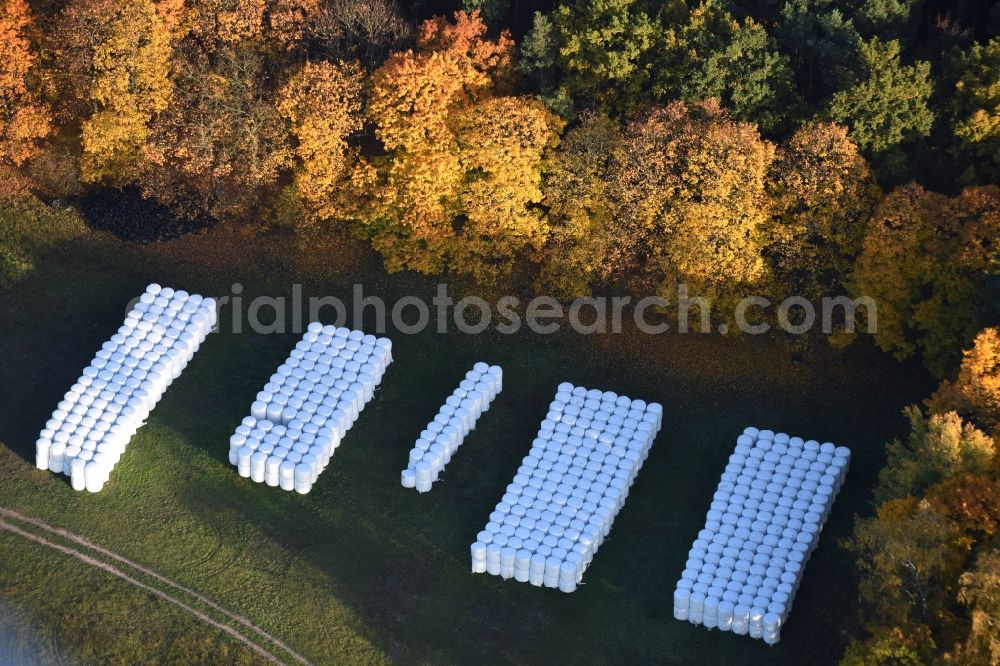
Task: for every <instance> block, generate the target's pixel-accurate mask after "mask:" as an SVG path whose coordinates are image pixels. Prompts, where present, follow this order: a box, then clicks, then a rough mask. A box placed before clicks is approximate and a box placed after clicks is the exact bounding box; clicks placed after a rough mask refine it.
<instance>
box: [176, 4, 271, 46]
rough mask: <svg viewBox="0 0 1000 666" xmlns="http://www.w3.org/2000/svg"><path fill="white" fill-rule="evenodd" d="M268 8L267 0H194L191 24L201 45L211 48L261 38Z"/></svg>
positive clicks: (189, 15)
mask: <svg viewBox="0 0 1000 666" xmlns="http://www.w3.org/2000/svg"><path fill="white" fill-rule="evenodd" d="M266 11H267V0H192V2H191V7H190V10H189V12H188V19H187V21H188V28H189V29H190V31H191V35H192V37H194V39H195V40H197V42H198V44H199V46H200V47H201V48H203V49H206V50H209V51H211V50H215V49H216V48H219V47H222V46H234V45H237V44H240V43H244V42H252V41H259V40H260V39H261V38H262V37H263V33H264V28H265V17H266ZM278 16H279V17H281V16H282V13H279V14H278ZM277 20H278V21H279V23H280V21H281V20H282V19H281V18H278V19H277Z"/></svg>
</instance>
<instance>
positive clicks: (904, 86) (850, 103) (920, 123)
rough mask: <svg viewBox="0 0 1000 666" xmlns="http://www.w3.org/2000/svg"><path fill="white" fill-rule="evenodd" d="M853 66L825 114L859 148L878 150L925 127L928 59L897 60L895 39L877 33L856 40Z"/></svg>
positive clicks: (928, 112) (930, 117)
mask: <svg viewBox="0 0 1000 666" xmlns="http://www.w3.org/2000/svg"><path fill="white" fill-rule="evenodd" d="M858 55H859V58H860V61H861V62H860V68H859V71H857V72H856V73H854V75H853V76H852V80H851V83H850V86H849V87H848V88H846V89H844V90H840V91H838V92H837V93H835V94H834V95H833V97H832V98H831V100H830V103H829V105H828V107H827V115H828V117H829V118H830V119H831V120H833V121H834V122H837V123H840V124H842V125H844V126H845V127H847V128H848V131H849V132H850V135H851V139H852V140H853V141H854V143H856V144H857V145H858V147H859V148H861V149H862V150H870V151H872V152H874V153H878V152H881V151H884V150H886V149H888V148H890V147H892V146H895V145H897V144H899V143H901V142H903V141H905V140H907V139H912V138H914V137H918V136H926V135H927V134H929V133H930V129H931V123H932V122H933V121H934V113H933V112H932V111H931V110H930V108H929V107H928V105H927V100H928V98H929V97H930V95H931V90H932V88H933V84H932V82H931V79H930V63H927V62H924V61H917V62H915V63H914V64H912V65H903V64H902V63H901V62H900V59H899V55H900V46H899V42H898V41H890V42H883V41H881V40H879V39H878V38H877V37H873V38H872V39H870V40H868V41H860V42H859V43H858Z"/></svg>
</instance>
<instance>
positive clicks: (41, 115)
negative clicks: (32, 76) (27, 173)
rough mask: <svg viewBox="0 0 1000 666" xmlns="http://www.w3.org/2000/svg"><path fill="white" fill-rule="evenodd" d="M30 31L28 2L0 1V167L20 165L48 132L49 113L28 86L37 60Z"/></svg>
mask: <svg viewBox="0 0 1000 666" xmlns="http://www.w3.org/2000/svg"><path fill="white" fill-rule="evenodd" d="M33 30H34V20H33V18H32V15H31V10H30V9H29V8H28V3H27V2H25V1H24V0H2V1H0V164H2V163H4V162H7V163H10V164H13V165H14V166H18V165H20V164H22V163H23V162H24V161H25V160H27V159H28V158H29V157H31V156H32V155H33V154H34V152H35V150H36V148H37V145H38V141H39V140H40V139H43V138H45V137H46V136H47V135H48V134H49V131H50V116H49V111H48V109H47V108H46V106H45V105H44V104H43V103H42V102H41V100H40V99H39V97H38V95H37V92H36V91H35V90H33V89H32V88H31V86H30V84H29V73H30V72H31V70H32V69H33V68H34V67H35V66H36V64H37V60H38V57H37V54H36V52H35V50H34V48H33V46H32V43H31V39H32V31H33Z"/></svg>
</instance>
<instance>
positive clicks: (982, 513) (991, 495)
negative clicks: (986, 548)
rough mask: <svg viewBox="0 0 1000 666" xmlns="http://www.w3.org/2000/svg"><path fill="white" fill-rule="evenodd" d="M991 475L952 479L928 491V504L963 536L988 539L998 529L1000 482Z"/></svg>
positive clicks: (967, 473)
mask: <svg viewBox="0 0 1000 666" xmlns="http://www.w3.org/2000/svg"><path fill="white" fill-rule="evenodd" d="M992 471H993V470H987V473H980V474H973V473H971V472H962V473H959V474H956V475H954V476H951V477H949V478H947V479H945V480H944V481H942V482H941V483H938V484H937V485H935V486H932V487H931V488H930V489H929V490H928V491H927V501H928V502H930V504H931V506H932V507H933V508H934V510H935V511H937V512H938V513H939V514H941V515H942V516H945V517H947V518H948V519H949V520H952V521H954V522H955V524H956V525H958V526H959V528H960V529H961V530H962V532H964V533H965V534H969V535H972V536H975V537H976V538H978V539H980V540H982V539H990V538H992V537H993V536H994V535H995V534H996V533H997V527H998V525H1000V482H998V481H997V479H995V478H993V477H992V476H990V474H991V473H992Z"/></svg>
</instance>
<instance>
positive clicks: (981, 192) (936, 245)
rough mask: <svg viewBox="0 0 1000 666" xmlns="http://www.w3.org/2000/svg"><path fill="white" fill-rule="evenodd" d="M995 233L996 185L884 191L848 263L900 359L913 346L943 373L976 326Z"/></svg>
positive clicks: (879, 335) (998, 222)
mask: <svg viewBox="0 0 1000 666" xmlns="http://www.w3.org/2000/svg"><path fill="white" fill-rule="evenodd" d="M998 233H1000V188H997V187H995V186H990V187H978V188H967V189H965V190H964V191H963V192H962V193H961V195H960V196H957V197H953V198H948V197H946V196H944V195H942V194H937V193H934V192H928V191H926V190H924V189H923V188H922V187H920V186H919V185H915V184H911V185H907V186H905V187H900V188H897V189H896V190H894V191H893V192H891V193H890V194H889V195H887V196H886V197H885V199H883V201H882V202H881V204H879V206H878V207H877V208H876V210H875V212H874V214H873V215H872V217H871V219H870V220H869V223H868V228H867V231H866V234H865V239H864V242H863V247H862V252H861V255H860V257H859V259H858V262H857V265H856V266H855V269H854V277H853V290H854V293H855V294H856V295H864V296H869V297H871V298H873V299H875V302H876V304H877V306H878V321H877V324H878V325H877V329H878V330H877V332H876V333H875V339H876V341H877V342H878V344H879V346H880V347H881V348H882V349H883V350H885V351H889V352H891V353H893V354H894V355H895V356H896V357H897V358H900V359H903V358H907V357H909V356H912V355H913V354H915V353H917V352H918V351H919V352H920V353H921V355H922V356H923V359H924V362H925V363H926V364H927V366H928V368H929V369H930V370H931V371H932V372H934V373H935V374H936V375H938V376H939V377H940V376H944V375H946V374H948V372H949V371H950V370H951V369H953V368H954V367H955V366H956V365H957V364H958V360H959V359H960V352H959V350H961V349H962V348H963V347H966V346H968V345H969V343H970V342H971V341H972V339H973V337H975V335H976V333H977V332H978V331H979V330H980V329H981V328H982V324H981V322H980V321H979V315H978V309H979V305H980V303H981V299H982V298H983V296H982V293H983V290H984V284H985V282H986V278H987V275H986V272H987V270H988V269H989V268H990V266H991V265H992V262H993V261H994V260H995V254H996V245H995V243H996V238H997V237H998Z"/></svg>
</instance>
